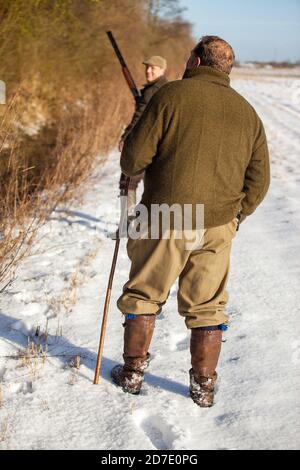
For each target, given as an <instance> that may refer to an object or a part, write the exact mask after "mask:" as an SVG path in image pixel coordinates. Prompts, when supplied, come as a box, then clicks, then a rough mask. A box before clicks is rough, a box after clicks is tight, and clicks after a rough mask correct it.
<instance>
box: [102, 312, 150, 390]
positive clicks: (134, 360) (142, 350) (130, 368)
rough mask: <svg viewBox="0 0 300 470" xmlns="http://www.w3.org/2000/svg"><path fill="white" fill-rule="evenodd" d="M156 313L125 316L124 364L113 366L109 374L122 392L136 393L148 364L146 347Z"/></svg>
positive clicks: (148, 343)
mask: <svg viewBox="0 0 300 470" xmlns="http://www.w3.org/2000/svg"><path fill="white" fill-rule="evenodd" d="M155 317H156V315H136V316H132V317H131V316H129V317H126V320H125V323H124V324H123V326H124V328H125V330H124V354H123V358H124V365H123V366H121V365H118V366H115V367H114V368H113V369H112V371H111V376H112V379H113V381H114V382H115V384H117V385H119V386H120V387H122V389H123V391H124V392H127V393H132V394H133V395H138V394H139V393H140V389H141V386H142V383H143V379H144V371H145V369H147V367H148V365H149V358H150V354H149V353H148V348H149V346H150V342H151V339H152V335H153V331H154V325H155Z"/></svg>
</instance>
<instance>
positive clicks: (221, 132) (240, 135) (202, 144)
mask: <svg viewBox="0 0 300 470" xmlns="http://www.w3.org/2000/svg"><path fill="white" fill-rule="evenodd" d="M121 168H122V171H123V172H124V173H125V174H126V175H128V176H134V175H137V174H139V173H140V172H142V171H144V170H146V174H145V183H144V184H145V186H144V193H143V196H142V200H141V202H142V203H143V204H145V205H146V206H147V207H148V208H150V205H151V204H162V203H167V204H169V205H172V204H175V203H177V204H180V205H183V204H192V205H193V207H194V206H195V205H196V204H204V227H205V228H210V227H215V226H219V225H223V224H225V223H227V222H229V221H230V220H231V219H233V218H234V216H236V215H237V214H238V213H239V212H241V214H242V216H247V215H250V214H252V212H254V210H255V209H256V208H257V206H258V205H259V204H260V202H261V201H262V200H263V198H264V196H265V195H266V193H267V190H268V187H269V183H270V167H269V155H268V147H267V141H266V135H265V131H264V127H263V124H262V122H261V120H260V119H259V117H258V115H257V114H256V112H255V110H254V109H253V107H252V106H251V105H250V104H249V103H248V102H247V101H246V100H245V99H244V98H243V97H242V96H241V95H239V93H237V92H236V91H235V90H233V89H232V88H231V87H230V79H229V76H228V75H227V74H225V73H223V72H219V71H217V70H215V69H213V68H211V67H206V66H200V67H199V68H197V69H193V70H188V71H186V73H185V75H184V78H183V79H182V80H178V81H175V82H170V83H168V84H166V85H164V86H163V87H162V88H161V89H160V90H159V91H158V92H157V93H156V94H155V95H154V96H153V98H152V99H151V101H150V102H149V104H148V106H147V107H146V109H145V111H144V113H143V115H142V117H141V118H140V120H139V121H138V122H137V124H136V126H135V127H134V129H133V130H132V132H131V133H130V134H129V136H128V137H127V138H126V140H125V144H124V148H123V151H122V154H121Z"/></svg>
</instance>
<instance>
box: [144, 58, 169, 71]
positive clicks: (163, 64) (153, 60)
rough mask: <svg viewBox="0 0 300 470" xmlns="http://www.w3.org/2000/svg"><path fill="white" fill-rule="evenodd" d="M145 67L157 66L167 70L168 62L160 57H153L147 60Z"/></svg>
mask: <svg viewBox="0 0 300 470" xmlns="http://www.w3.org/2000/svg"><path fill="white" fill-rule="evenodd" d="M143 64H144V65H156V66H157V67H160V68H161V69H166V68H167V61H166V59H164V58H163V57H161V56H160V55H153V56H152V57H150V58H149V59H147V60H145V61H144V62H143Z"/></svg>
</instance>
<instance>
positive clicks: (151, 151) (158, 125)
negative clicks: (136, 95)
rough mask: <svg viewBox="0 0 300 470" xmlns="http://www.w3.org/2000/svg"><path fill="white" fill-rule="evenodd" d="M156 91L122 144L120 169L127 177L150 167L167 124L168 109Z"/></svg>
mask: <svg viewBox="0 0 300 470" xmlns="http://www.w3.org/2000/svg"><path fill="white" fill-rule="evenodd" d="M163 95H164V91H163V90H161V91H158V92H157V93H156V94H155V96H153V98H152V99H151V101H150V102H149V104H148V105H147V107H146V109H145V111H144V113H143V115H142V116H141V118H140V119H139V121H138V122H137V124H136V125H135V127H134V129H133V130H132V131H131V132H130V134H129V135H128V137H127V138H126V140H125V142H124V147H123V150H122V153H121V162H120V163H121V169H122V172H123V173H125V174H126V175H127V176H135V175H138V174H139V173H141V172H142V171H144V170H145V168H146V167H147V166H148V165H150V163H151V162H152V160H153V158H154V157H155V155H156V153H157V148H158V145H159V142H160V140H161V138H162V136H163V134H164V130H165V128H166V126H167V122H168V108H167V104H166V102H165V100H164V98H163Z"/></svg>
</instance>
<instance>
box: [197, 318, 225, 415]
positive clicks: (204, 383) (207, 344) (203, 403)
mask: <svg viewBox="0 0 300 470" xmlns="http://www.w3.org/2000/svg"><path fill="white" fill-rule="evenodd" d="M210 328H211V327H210ZM215 328H216V329H203V328H193V329H192V332H191V359H192V369H191V370H190V396H191V398H192V400H193V401H194V402H195V403H196V404H197V405H199V406H200V407H203V408H207V407H210V406H213V403H214V391H215V384H216V381H217V373H216V371H215V369H216V367H217V363H218V359H219V355H220V351H221V343H222V331H221V330H219V329H218V327H215Z"/></svg>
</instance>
